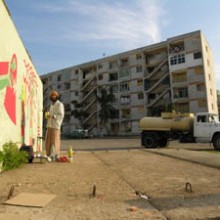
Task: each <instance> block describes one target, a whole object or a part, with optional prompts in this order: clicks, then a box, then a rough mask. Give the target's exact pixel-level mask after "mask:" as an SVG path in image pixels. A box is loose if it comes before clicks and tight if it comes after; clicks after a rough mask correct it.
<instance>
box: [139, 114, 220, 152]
mask: <svg viewBox="0 0 220 220" xmlns="http://www.w3.org/2000/svg"><path fill="white" fill-rule="evenodd" d="M139 126H140V129H141V130H142V133H141V143H142V146H145V147H146V148H156V147H166V146H167V145H168V142H169V141H170V140H175V139H178V140H179V141H180V142H182V143H186V142H187V143H190V142H196V143H212V144H213V146H214V148H215V149H216V150H220V123H219V120H218V115H216V114H212V113H206V112H204V113H197V114H196V115H195V116H194V114H192V113H188V114H180V113H178V114H177V113H175V112H172V113H171V112H164V113H162V114H161V117H144V118H142V119H141V120H140V123H139Z"/></svg>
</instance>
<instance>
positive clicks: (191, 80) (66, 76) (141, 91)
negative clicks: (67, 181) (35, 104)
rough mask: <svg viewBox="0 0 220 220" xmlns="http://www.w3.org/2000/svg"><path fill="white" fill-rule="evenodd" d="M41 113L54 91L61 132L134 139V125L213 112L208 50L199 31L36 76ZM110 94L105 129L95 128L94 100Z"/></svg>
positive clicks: (96, 111) (97, 121)
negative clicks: (78, 113)
mask: <svg viewBox="0 0 220 220" xmlns="http://www.w3.org/2000/svg"><path fill="white" fill-rule="evenodd" d="M41 80H42V82H43V88H44V108H45V110H46V109H47V108H48V107H49V99H48V97H49V93H50V91H51V90H52V89H55V90H57V91H59V93H60V94H61V98H62V102H63V103H64V105H65V119H64V123H63V128H62V132H63V133H71V132H72V131H73V130H74V129H76V128H80V127H81V128H82V127H83V128H86V129H88V130H89V131H90V132H92V133H93V134H94V135H98V134H100V133H102V132H104V133H107V132H108V133H109V134H112V135H133V134H138V133H139V132H140V131H139V126H138V124H139V120H140V119H141V118H142V117H144V116H157V115H160V112H161V111H171V110H175V111H176V112H193V113H196V112H213V113H218V108H217V95H216V86H215V75H214V70H213V59H212V52H211V49H210V47H209V45H208V43H207V41H206V40H205V38H204V36H203V35H202V33H201V31H195V32H191V33H187V34H183V35H180V36H176V37H172V38H169V39H167V41H164V42H161V43H158V44H153V45H149V46H146V47H142V48H138V49H135V50H131V51H127V52H124V53H120V54H116V55H113V56H110V57H104V58H101V59H99V60H95V61H91V62H88V63H84V64H81V65H76V66H73V67H70V68H66V69H62V70H58V71H55V72H51V73H48V74H46V75H42V76H41ZM102 88H105V89H110V88H111V89H112V90H113V92H114V95H115V98H116V99H115V102H114V103H112V106H113V107H114V108H115V109H117V111H116V114H115V117H113V118H112V119H110V120H109V123H108V125H107V128H103V126H101V125H100V117H99V110H100V104H99V103H98V102H97V95H100V91H101V89H102ZM74 102H77V103H80V104H81V107H82V108H83V111H86V112H87V114H86V117H85V118H83V120H81V121H79V120H78V119H77V118H75V117H74V116H73V115H72V114H71V112H73V111H74V109H75V105H74V104H73V103H74Z"/></svg>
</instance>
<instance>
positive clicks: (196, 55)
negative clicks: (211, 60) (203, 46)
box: [193, 51, 202, 60]
mask: <svg viewBox="0 0 220 220" xmlns="http://www.w3.org/2000/svg"><path fill="white" fill-rule="evenodd" d="M193 56H194V59H195V60H196V59H200V58H202V52H201V51H200V52H197V53H194V54H193Z"/></svg>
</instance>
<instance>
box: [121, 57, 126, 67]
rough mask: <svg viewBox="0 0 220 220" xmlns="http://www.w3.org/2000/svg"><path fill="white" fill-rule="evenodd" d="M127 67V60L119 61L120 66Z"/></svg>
mask: <svg viewBox="0 0 220 220" xmlns="http://www.w3.org/2000/svg"><path fill="white" fill-rule="evenodd" d="M127 65H128V58H127V57H126V58H122V59H121V66H127Z"/></svg>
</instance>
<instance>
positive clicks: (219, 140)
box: [213, 134, 220, 151]
mask: <svg viewBox="0 0 220 220" xmlns="http://www.w3.org/2000/svg"><path fill="white" fill-rule="evenodd" d="M213 146H214V148H215V149H216V150H219V151H220V134H217V135H216V136H215V137H214V139H213Z"/></svg>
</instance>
